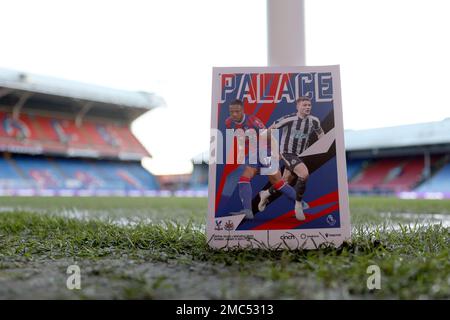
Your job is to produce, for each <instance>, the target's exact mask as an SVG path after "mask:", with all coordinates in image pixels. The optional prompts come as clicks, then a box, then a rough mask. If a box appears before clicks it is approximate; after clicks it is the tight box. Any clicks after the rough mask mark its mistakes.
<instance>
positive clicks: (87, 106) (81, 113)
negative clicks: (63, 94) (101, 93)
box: [75, 101, 94, 127]
mask: <svg viewBox="0 0 450 320" xmlns="http://www.w3.org/2000/svg"><path fill="white" fill-rule="evenodd" d="M93 105H94V102H92V101H89V102H86V103H85V104H84V105H83V106H82V107H81V110H80V111H79V112H78V113H77V115H76V117H75V125H76V126H77V127H81V125H82V124H83V118H84V115H85V114H86V113H87V112H88V111H89V110H90V109H91V108H92V106H93Z"/></svg>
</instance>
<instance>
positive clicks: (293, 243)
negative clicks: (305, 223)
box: [280, 232, 300, 249]
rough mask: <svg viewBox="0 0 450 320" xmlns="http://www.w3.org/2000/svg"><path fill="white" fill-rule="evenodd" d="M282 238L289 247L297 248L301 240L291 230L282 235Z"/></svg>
mask: <svg viewBox="0 0 450 320" xmlns="http://www.w3.org/2000/svg"><path fill="white" fill-rule="evenodd" d="M280 240H281V241H282V242H283V244H284V245H285V246H287V247H288V248H289V249H296V248H298V247H299V246H300V242H299V241H298V239H297V236H296V235H294V234H292V233H290V232H286V233H284V234H283V235H281V236H280Z"/></svg>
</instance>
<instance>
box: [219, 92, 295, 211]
mask: <svg viewBox="0 0 450 320" xmlns="http://www.w3.org/2000/svg"><path fill="white" fill-rule="evenodd" d="M229 112H230V116H229V117H228V118H227V119H226V120H225V126H226V128H227V129H242V130H244V131H245V130H248V129H254V130H255V131H256V133H257V134H258V133H259V131H260V130H267V129H266V127H265V125H264V124H263V123H262V121H261V120H259V119H258V118H257V117H255V116H252V115H248V114H245V113H244V104H243V102H242V101H241V100H234V101H233V102H231V104H230V106H229ZM245 149H246V150H245V151H246V157H245V163H244V165H245V168H244V171H243V173H242V175H241V177H240V178H239V182H238V185H239V197H240V199H241V202H242V207H243V210H242V211H241V212H236V213H232V214H245V217H246V218H247V219H253V218H254V214H253V211H252V186H251V179H252V178H253V177H254V176H255V175H256V174H258V173H259V171H260V168H262V167H270V162H264V161H263V163H261V160H259V161H256V163H251V161H249V159H251V158H252V157H251V156H250V154H251V153H256V152H257V149H256V148H255V147H252V144H249V143H248V139H247V138H246V141H245ZM255 156H256V155H255ZM254 159H256V157H255V158H254ZM268 178H269V181H270V183H271V184H272V186H273V188H274V189H275V190H277V191H279V192H281V193H282V194H284V195H286V196H287V197H288V198H289V199H290V200H291V201H293V202H295V198H296V192H295V190H294V188H293V187H292V186H290V185H289V184H287V183H286V182H285V181H284V180H283V179H282V176H281V173H280V171H279V170H277V171H276V172H275V173H273V174H271V175H269V176H268Z"/></svg>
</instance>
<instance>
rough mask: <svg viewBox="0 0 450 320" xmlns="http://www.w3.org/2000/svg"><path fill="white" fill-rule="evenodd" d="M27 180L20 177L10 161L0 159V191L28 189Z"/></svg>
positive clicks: (29, 185) (28, 182)
mask: <svg viewBox="0 0 450 320" xmlns="http://www.w3.org/2000/svg"><path fill="white" fill-rule="evenodd" d="M29 187H31V183H30V181H29V179H26V177H23V176H22V175H20V173H19V171H18V170H17V169H16V168H15V167H14V164H13V163H12V162H11V160H10V159H7V158H6V157H3V156H2V157H0V189H16V188H17V189H19V188H29Z"/></svg>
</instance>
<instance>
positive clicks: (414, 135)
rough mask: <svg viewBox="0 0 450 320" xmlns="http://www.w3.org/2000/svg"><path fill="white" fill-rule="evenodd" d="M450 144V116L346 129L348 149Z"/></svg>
mask: <svg viewBox="0 0 450 320" xmlns="http://www.w3.org/2000/svg"><path fill="white" fill-rule="evenodd" d="M436 144H450V118H447V119H445V120H442V121H436V122H427V123H418V124H411V125H402V126H396V127H386V128H377V129H367V130H346V131H345V147H346V150H347V151H356V150H368V149H386V148H403V147H418V146H427V145H436Z"/></svg>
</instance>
